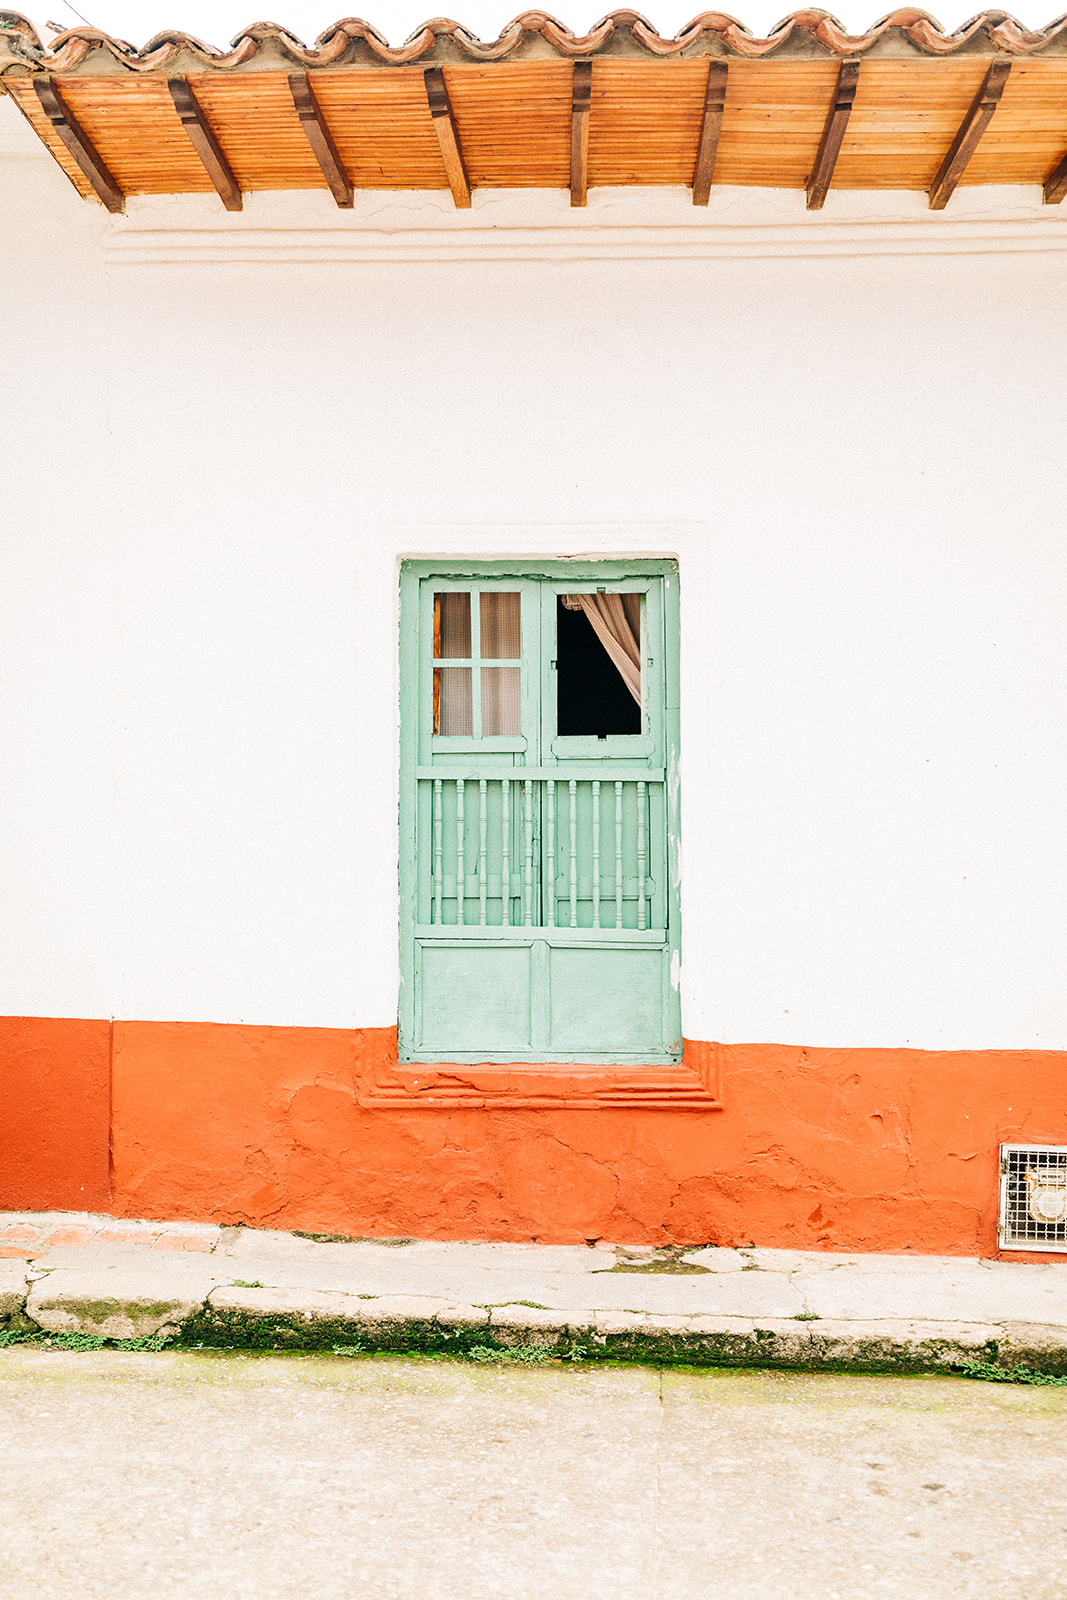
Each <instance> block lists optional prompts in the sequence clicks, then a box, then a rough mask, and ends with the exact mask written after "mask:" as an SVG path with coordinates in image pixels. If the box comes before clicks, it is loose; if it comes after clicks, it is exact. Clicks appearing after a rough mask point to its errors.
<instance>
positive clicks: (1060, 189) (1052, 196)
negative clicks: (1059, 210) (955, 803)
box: [1045, 156, 1067, 206]
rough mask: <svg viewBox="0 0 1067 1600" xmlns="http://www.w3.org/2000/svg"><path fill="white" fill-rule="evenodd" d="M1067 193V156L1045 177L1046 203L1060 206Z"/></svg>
mask: <svg viewBox="0 0 1067 1600" xmlns="http://www.w3.org/2000/svg"><path fill="white" fill-rule="evenodd" d="M1065 194H1067V156H1064V158H1063V160H1062V161H1058V162H1057V163H1056V165H1055V166H1054V167H1053V169H1052V171H1051V172H1050V173H1049V175H1048V177H1047V178H1046V179H1045V204H1046V205H1047V206H1058V205H1059V203H1060V201H1061V200H1062V199H1063V197H1064V195H1065Z"/></svg>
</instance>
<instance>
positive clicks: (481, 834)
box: [478, 778, 489, 928]
mask: <svg viewBox="0 0 1067 1600" xmlns="http://www.w3.org/2000/svg"><path fill="white" fill-rule="evenodd" d="M488 828H489V802H488V799H487V797H486V780H485V779H484V778H479V779H478V924H479V926H480V927H482V928H484V927H485V898H486V887H487V885H486V879H485V845H486V834H487V831H488Z"/></svg>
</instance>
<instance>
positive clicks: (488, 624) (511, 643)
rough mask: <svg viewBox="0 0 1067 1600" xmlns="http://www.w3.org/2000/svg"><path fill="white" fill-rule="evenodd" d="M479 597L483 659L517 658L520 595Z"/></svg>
mask: <svg viewBox="0 0 1067 1600" xmlns="http://www.w3.org/2000/svg"><path fill="white" fill-rule="evenodd" d="M480 598H481V612H480V621H481V625H482V660H483V661H518V659H519V657H520V656H521V655H522V629H521V623H520V615H521V610H522V605H521V600H522V597H521V595H519V594H500V593H497V592H494V591H492V590H484V591H483V592H482V595H481V597H480ZM488 731H489V730H488V729H486V732H488ZM516 731H517V730H516Z"/></svg>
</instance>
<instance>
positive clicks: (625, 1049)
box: [400, 561, 682, 1063]
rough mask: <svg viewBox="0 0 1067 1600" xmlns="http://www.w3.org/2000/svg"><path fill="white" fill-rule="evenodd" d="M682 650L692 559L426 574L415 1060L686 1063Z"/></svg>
mask: <svg viewBox="0 0 1067 1600" xmlns="http://www.w3.org/2000/svg"><path fill="white" fill-rule="evenodd" d="M605 639H606V640H607V643H605V642H604V641H605ZM677 642H678V576H677V570H676V568H675V565H674V563H673V562H666V561H630V562H626V561H610V562H587V563H586V562H582V563H578V562H569V561H567V562H564V561H558V562H540V563H537V564H533V565H516V566H514V567H510V566H504V565H502V564H500V563H488V562H486V563H480V562H473V561H472V562H459V563H448V562H447V561H446V562H433V563H431V562H407V563H405V564H404V567H403V571H402V576H401V914H402V926H401V1003H400V1054H401V1060H404V1061H457V1062H472V1061H566V1062H578V1063H580V1062H613V1061H615V1062H620V1063H634V1062H646V1063H656V1062H670V1061H677V1060H679V1059H680V1056H681V1042H682V1041H681V1016H680V1005H679V995H678V965H679V925H678V894H677V886H678V783H677V774H678V750H677V721H678V717H677V707H678V698H677V694H678V690H677V685H678V659H677Z"/></svg>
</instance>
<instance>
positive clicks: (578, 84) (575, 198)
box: [571, 61, 593, 206]
mask: <svg viewBox="0 0 1067 1600" xmlns="http://www.w3.org/2000/svg"><path fill="white" fill-rule="evenodd" d="M592 100H593V63H592V62H591V61H576V62H575V63H574V73H573V76H572V78H571V205H572V206H584V205H585V200H586V195H587V194H588V191H589V107H590V105H591V104H592Z"/></svg>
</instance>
